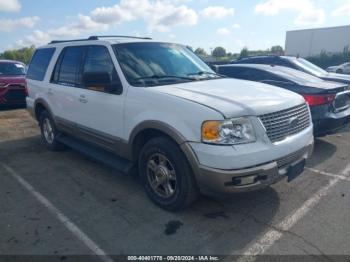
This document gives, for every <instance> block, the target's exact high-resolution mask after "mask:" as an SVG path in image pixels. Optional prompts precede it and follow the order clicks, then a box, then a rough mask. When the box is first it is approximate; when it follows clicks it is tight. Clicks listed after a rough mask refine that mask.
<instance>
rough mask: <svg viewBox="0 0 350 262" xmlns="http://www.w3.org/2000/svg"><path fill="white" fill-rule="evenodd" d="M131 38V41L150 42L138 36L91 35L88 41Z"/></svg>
mask: <svg viewBox="0 0 350 262" xmlns="http://www.w3.org/2000/svg"><path fill="white" fill-rule="evenodd" d="M118 37H119V38H132V39H147V40H151V39H152V38H150V37H139V36H128V35H93V36H90V37H89V38H88V39H89V40H99V39H100V38H118Z"/></svg>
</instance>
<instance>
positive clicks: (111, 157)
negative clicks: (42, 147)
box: [57, 134, 134, 174]
mask: <svg viewBox="0 0 350 262" xmlns="http://www.w3.org/2000/svg"><path fill="white" fill-rule="evenodd" d="M57 140H58V141H59V142H60V143H62V144H64V145H66V146H67V147H70V148H72V149H74V150H76V151H79V152H81V153H83V154H85V155H87V156H88V157H91V158H93V159H94V160H96V161H98V162H101V163H103V164H105V165H107V166H109V167H112V168H113V169H116V170H118V171H120V172H122V173H125V174H131V173H132V172H133V167H134V165H133V163H132V162H131V161H128V160H125V159H124V158H121V157H119V156H117V155H116V154H113V153H111V152H108V151H106V150H103V149H100V148H97V147H96V146H94V145H91V144H89V143H86V142H84V141H81V140H78V139H76V138H73V137H69V136H66V135H63V134H61V135H59V136H57Z"/></svg>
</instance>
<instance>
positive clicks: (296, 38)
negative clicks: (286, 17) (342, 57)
mask: <svg viewBox="0 0 350 262" xmlns="http://www.w3.org/2000/svg"><path fill="white" fill-rule="evenodd" d="M346 46H349V48H350V25H348V26H337V27H328V28H316V29H304V30H295V31H288V32H287V35H286V55H293V56H297V55H299V56H301V57H309V56H314V55H319V54H320V53H321V52H326V53H339V52H343V50H344V47H346Z"/></svg>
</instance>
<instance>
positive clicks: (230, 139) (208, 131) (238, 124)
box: [202, 117, 256, 145]
mask: <svg viewBox="0 0 350 262" xmlns="http://www.w3.org/2000/svg"><path fill="white" fill-rule="evenodd" d="M202 141H203V142H204V143H210V144H220V145H236V144H245V143H252V142H255V141H256V136H255V132H254V128H253V125H252V123H251V121H250V120H249V119H248V118H246V117H240V118H234V119H229V120H223V121H205V122H204V123H203V125H202Z"/></svg>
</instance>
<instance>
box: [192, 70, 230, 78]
mask: <svg viewBox="0 0 350 262" xmlns="http://www.w3.org/2000/svg"><path fill="white" fill-rule="evenodd" d="M187 75H188V76H194V75H199V76H202V75H215V76H219V77H226V76H224V75H220V74H218V73H215V72H210V71H198V72H195V73H190V74H187Z"/></svg>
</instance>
